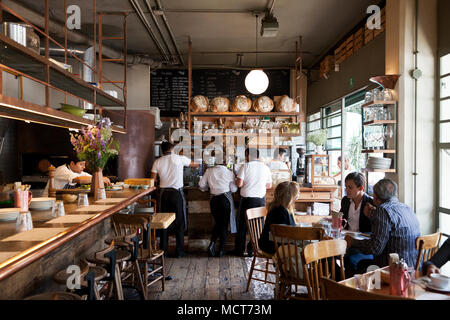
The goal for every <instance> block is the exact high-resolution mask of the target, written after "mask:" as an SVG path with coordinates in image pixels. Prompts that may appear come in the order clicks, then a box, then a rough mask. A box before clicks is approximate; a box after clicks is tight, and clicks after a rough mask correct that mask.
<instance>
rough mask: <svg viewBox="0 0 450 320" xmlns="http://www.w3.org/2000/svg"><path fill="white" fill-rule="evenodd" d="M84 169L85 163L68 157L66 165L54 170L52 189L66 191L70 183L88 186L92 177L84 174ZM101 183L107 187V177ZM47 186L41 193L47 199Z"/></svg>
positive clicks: (71, 156) (72, 156) (73, 156)
mask: <svg viewBox="0 0 450 320" xmlns="http://www.w3.org/2000/svg"><path fill="white" fill-rule="evenodd" d="M85 168H86V161H80V160H79V159H78V157H77V156H76V155H74V154H71V155H69V156H68V157H67V161H66V164H63V165H62V166H59V167H58V168H56V170H55V173H54V179H53V188H55V189H57V190H60V189H67V188H69V187H70V184H72V183H79V184H90V183H91V181H92V176H91V175H90V174H89V173H87V172H84V169H85ZM103 182H104V183H106V184H108V185H109V184H111V181H109V179H108V178H107V177H103ZM49 184H50V181H48V182H47V185H46V186H45V189H44V192H43V193H42V196H43V197H48V188H49Z"/></svg>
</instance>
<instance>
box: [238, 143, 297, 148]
mask: <svg viewBox="0 0 450 320" xmlns="http://www.w3.org/2000/svg"><path fill="white" fill-rule="evenodd" d="M246 147H247V148H258V149H278V148H280V149H289V148H290V147H292V146H277V145H273V144H248V145H247V146H246Z"/></svg>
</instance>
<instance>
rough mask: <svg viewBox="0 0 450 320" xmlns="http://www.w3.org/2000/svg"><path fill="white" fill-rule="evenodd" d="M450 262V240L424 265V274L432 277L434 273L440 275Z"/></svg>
mask: <svg viewBox="0 0 450 320" xmlns="http://www.w3.org/2000/svg"><path fill="white" fill-rule="evenodd" d="M449 261H450V238H448V239H447V240H446V241H445V242H444V244H443V245H442V247H440V248H439V250H438V251H437V252H436V253H435V254H434V256H433V257H431V259H430V260H428V261H425V262H424V263H423V265H422V274H423V275H425V276H430V274H432V273H440V272H441V270H440V268H442V266H443V265H444V264H446V263H447V262H449Z"/></svg>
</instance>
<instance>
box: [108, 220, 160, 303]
mask: <svg viewBox="0 0 450 320" xmlns="http://www.w3.org/2000/svg"><path fill="white" fill-rule="evenodd" d="M150 220H151V215H146V214H134V215H127V214H115V215H114V216H113V225H114V231H115V233H116V235H117V236H120V235H126V234H129V233H133V232H137V234H138V235H139V238H140V245H139V250H138V256H137V261H138V264H143V265H144V267H143V269H141V272H142V274H143V275H144V297H145V298H146V299H147V297H148V287H149V286H151V285H152V284H154V283H156V282H157V281H161V285H162V291H164V289H165V267H164V251H163V250H154V249H153V248H152V245H151V229H150ZM149 265H151V266H152V270H151V271H150V272H149ZM150 276H154V277H155V278H154V279H152V280H151V281H150V282H149V277H150Z"/></svg>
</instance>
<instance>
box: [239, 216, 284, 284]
mask: <svg viewBox="0 0 450 320" xmlns="http://www.w3.org/2000/svg"><path fill="white" fill-rule="evenodd" d="M246 216H247V219H246V223H247V228H248V233H249V235H250V242H251V244H252V248H253V260H252V266H251V267H250V272H249V274H248V281H247V288H246V290H245V291H246V292H247V291H248V289H249V287H250V282H251V281H252V280H256V281H261V282H264V283H270V284H275V282H272V281H269V280H268V276H269V274H273V275H276V274H277V273H276V272H275V271H271V270H270V269H269V267H270V262H271V260H272V255H271V254H268V253H266V252H264V251H262V250H261V249H260V248H259V244H258V240H259V238H260V236H261V233H262V230H263V228H264V222H265V220H266V216H267V209H266V207H261V208H253V209H248V210H247V212H246ZM256 259H264V261H263V262H259V263H256ZM263 264H264V265H265V266H264V267H263V268H264V269H257V268H255V266H258V267H259V266H261V265H263ZM254 271H258V272H262V273H264V280H262V279H259V278H256V277H253V272H254Z"/></svg>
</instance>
